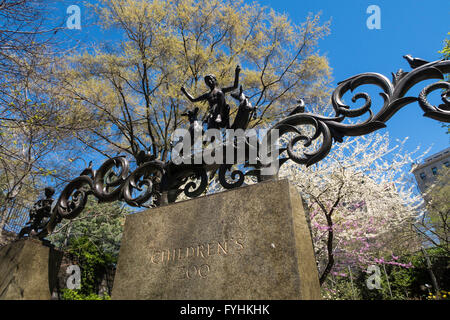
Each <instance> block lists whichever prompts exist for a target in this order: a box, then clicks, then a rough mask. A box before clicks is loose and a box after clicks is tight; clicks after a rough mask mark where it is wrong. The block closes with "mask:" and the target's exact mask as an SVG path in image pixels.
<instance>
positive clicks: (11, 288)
mask: <svg viewBox="0 0 450 320" xmlns="http://www.w3.org/2000/svg"><path fill="white" fill-rule="evenodd" d="M61 257H62V253H61V252H59V251H56V250H54V249H51V248H49V247H46V246H43V245H42V244H41V242H40V241H38V240H32V239H27V240H19V241H15V242H12V243H10V244H7V245H5V246H3V247H0V299H1V300H50V298H51V292H52V291H53V288H54V287H55V285H56V280H57V279H56V276H57V273H58V269H59V264H60V262H61Z"/></svg>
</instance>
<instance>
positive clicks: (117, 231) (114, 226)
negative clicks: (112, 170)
mask: <svg viewBox="0 0 450 320" xmlns="http://www.w3.org/2000/svg"><path fill="white" fill-rule="evenodd" d="M129 213H130V211H129V210H128V209H127V208H126V207H124V205H122V204H120V203H118V202H114V203H103V204H98V203H95V201H94V200H92V199H91V200H90V201H89V202H88V204H87V205H86V208H85V210H84V211H83V213H82V214H81V215H80V216H79V217H77V218H75V219H73V220H69V221H67V222H63V223H62V224H61V225H60V226H58V228H57V229H56V230H55V231H54V232H53V234H52V235H51V236H50V239H51V240H52V243H54V244H55V245H56V246H57V247H59V248H60V249H67V248H68V247H69V246H70V244H71V243H72V242H74V241H77V240H78V239H81V238H85V239H87V240H89V241H90V242H91V243H92V244H93V245H94V246H96V247H97V248H98V250H99V251H100V252H102V253H105V254H109V255H111V256H112V257H114V258H115V259H117V257H118V255H119V249H120V241H121V238H122V232H123V226H124V224H125V217H126V215H127V214H129Z"/></svg>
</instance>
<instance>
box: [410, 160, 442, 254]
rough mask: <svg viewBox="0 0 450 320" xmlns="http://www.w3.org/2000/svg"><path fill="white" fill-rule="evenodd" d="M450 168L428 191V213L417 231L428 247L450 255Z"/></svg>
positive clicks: (426, 212)
mask: <svg viewBox="0 0 450 320" xmlns="http://www.w3.org/2000/svg"><path fill="white" fill-rule="evenodd" d="M449 197H450V168H446V167H442V169H441V170H440V172H439V174H438V176H437V178H436V181H435V182H434V183H433V184H432V185H431V186H430V187H429V188H428V189H427V190H426V192H425V194H424V198H425V201H426V211H425V214H424V215H423V217H422V219H421V220H420V221H419V222H418V223H417V225H416V226H417V231H418V232H419V233H420V234H421V235H422V236H423V237H424V238H425V240H426V242H427V244H428V245H430V244H431V245H432V246H435V247H439V248H441V249H443V250H444V252H446V253H447V255H449V254H450V251H449V249H450V247H449V240H450V229H449V223H450V203H449V201H448V198H449Z"/></svg>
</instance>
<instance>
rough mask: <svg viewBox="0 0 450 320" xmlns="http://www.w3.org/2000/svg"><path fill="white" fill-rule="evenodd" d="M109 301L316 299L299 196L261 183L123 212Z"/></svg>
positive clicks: (286, 187) (285, 186) (281, 185)
mask: <svg viewBox="0 0 450 320" xmlns="http://www.w3.org/2000/svg"><path fill="white" fill-rule="evenodd" d="M112 298H113V299H139V300H144V299H149V300H153V299H174V300H178V299H195V300H196V299H201V300H230V299H239V300H284V299H320V286H319V280H318V273H317V267H316V263H315V259H314V253H313V248H312V243H311V237H310V232H309V229H308V225H307V223H306V219H305V214H304V211H303V206H302V200H301V198H300V196H299V194H298V193H297V191H296V189H295V188H294V187H293V186H292V185H290V184H289V182H288V181H287V180H281V181H269V182H263V183H259V184H256V185H252V186H247V187H242V188H239V189H235V190H231V191H226V192H222V193H218V194H214V195H209V196H205V197H201V198H197V199H193V200H189V201H183V202H179V203H175V204H172V205H169V206H165V207H161V208H156V209H151V210H147V211H144V212H141V213H136V214H133V215H130V216H128V217H127V219H126V224H125V231H124V235H123V239H122V244H121V248H120V254H119V261H118V266H117V271H116V276H115V279H114V286H113V292H112Z"/></svg>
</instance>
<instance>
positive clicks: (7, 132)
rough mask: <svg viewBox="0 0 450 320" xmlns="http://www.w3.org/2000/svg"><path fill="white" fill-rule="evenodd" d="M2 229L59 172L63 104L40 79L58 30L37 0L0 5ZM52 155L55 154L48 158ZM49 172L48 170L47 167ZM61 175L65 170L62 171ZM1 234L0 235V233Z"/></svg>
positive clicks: (46, 70) (47, 66)
mask: <svg viewBox="0 0 450 320" xmlns="http://www.w3.org/2000/svg"><path fill="white" fill-rule="evenodd" d="M0 17H1V18H0V186H1V192H0V230H3V227H4V224H5V222H6V218H7V217H8V216H11V215H14V214H17V212H22V211H23V210H24V209H25V208H27V207H30V205H31V203H32V201H34V200H35V198H36V196H37V194H38V192H37V190H38V189H39V188H41V187H42V184H43V183H44V181H43V180H45V179H46V178H48V176H50V175H52V176H55V173H56V171H55V169H57V168H58V169H60V168H61V167H60V166H59V165H55V164H58V162H59V161H58V160H59V159H58V158H57V157H55V152H56V151H57V150H58V148H57V146H59V141H61V140H62V138H63V136H62V135H61V134H59V133H56V132H55V130H54V127H57V126H58V125H61V122H60V121H59V118H58V117H59V115H60V112H58V111H60V110H61V105H59V104H58V103H57V101H56V100H55V99H54V93H55V91H53V92H52V90H51V89H50V87H49V86H48V84H47V82H46V81H43V78H44V77H45V76H46V75H48V74H49V69H50V66H51V64H52V63H54V62H55V61H54V57H53V55H51V54H50V52H49V48H50V46H52V45H53V43H52V38H53V35H54V34H55V32H56V31H57V30H58V28H56V27H48V28H47V27H44V24H46V23H47V16H46V5H45V2H43V1H42V2H41V1H28V0H22V1H10V0H4V1H0ZM50 155H52V156H53V158H52V157H50ZM47 168H52V169H51V170H50V169H47ZM61 171H63V170H61ZM0 236H1V235H0Z"/></svg>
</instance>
